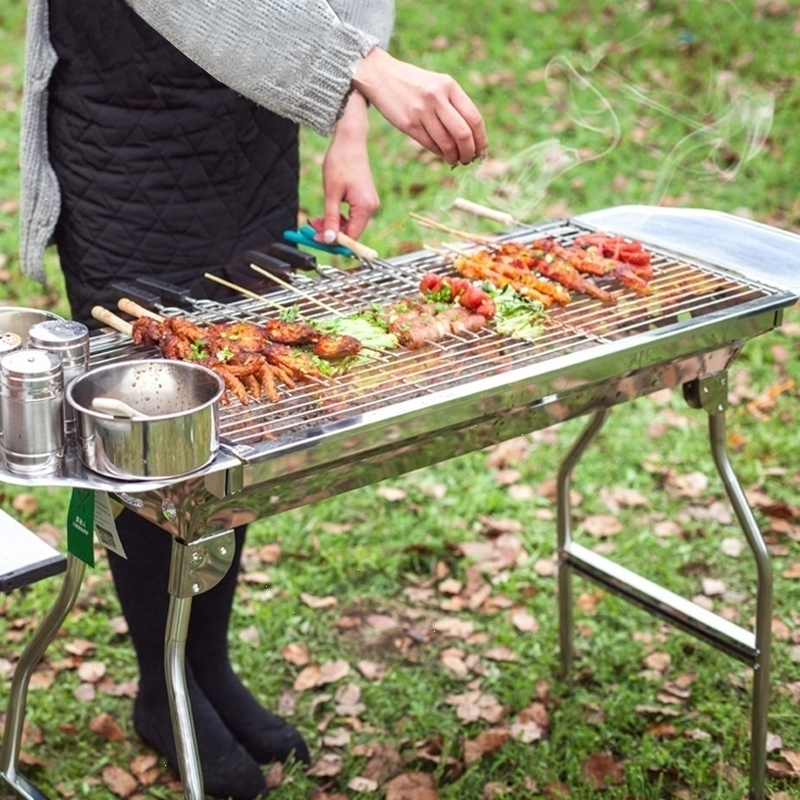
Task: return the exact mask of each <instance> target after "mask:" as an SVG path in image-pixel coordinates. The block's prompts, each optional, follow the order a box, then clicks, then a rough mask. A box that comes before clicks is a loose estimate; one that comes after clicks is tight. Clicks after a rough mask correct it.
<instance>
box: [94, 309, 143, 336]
mask: <svg viewBox="0 0 800 800" xmlns="http://www.w3.org/2000/svg"><path fill="white" fill-rule="evenodd" d="M92 316H93V317H94V318H95V319H96V320H97V321H98V322H102V323H103V325H108V327H109V328H113V329H114V330H115V331H117V332H118V333H124V334H125V335H126V336H132V335H133V325H131V323H130V322H128V321H127V320H124V319H122V317H118V316H117V315H116V314H115V313H114V312H113V311H109V310H108V309H107V308H103V306H95V307H94V308H92Z"/></svg>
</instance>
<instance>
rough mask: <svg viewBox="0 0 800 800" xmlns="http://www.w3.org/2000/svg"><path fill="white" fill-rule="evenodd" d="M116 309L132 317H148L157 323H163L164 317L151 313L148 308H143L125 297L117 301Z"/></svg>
mask: <svg viewBox="0 0 800 800" xmlns="http://www.w3.org/2000/svg"><path fill="white" fill-rule="evenodd" d="M117 308H119V310H120V311H124V312H125V313H126V314H130V315H131V316H132V317H149V318H150V319H155V320H158V321H159V322H163V321H164V317H163V316H162V315H161V314H156V312H155V311H151V310H150V309H149V308H145V307H144V306H142V305H139V303H136V302H134V301H133V300H131V299H129V298H127V297H120V299H119V300H117Z"/></svg>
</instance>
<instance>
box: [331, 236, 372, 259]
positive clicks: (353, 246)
mask: <svg viewBox="0 0 800 800" xmlns="http://www.w3.org/2000/svg"><path fill="white" fill-rule="evenodd" d="M336 241H337V243H338V244H340V245H342V246H343V247H347V248H348V249H350V250H352V251H353V253H354V255H356V256H357V257H358V258H360V259H361V260H362V261H367V262H370V263H371V262H373V261H377V260H378V251H377V250H373V249H372V248H371V247H367V245H365V244H361V242H359V241H357V240H356V239H353V238H352V237H351V236H348V235H347V234H346V233H342V232H341V231H339V233H338V234H337V236H336Z"/></svg>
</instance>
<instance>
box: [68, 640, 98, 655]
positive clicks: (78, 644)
mask: <svg viewBox="0 0 800 800" xmlns="http://www.w3.org/2000/svg"><path fill="white" fill-rule="evenodd" d="M64 650H65V651H66V652H67V653H69V654H70V655H73V656H81V658H85V657H86V656H88V655H90V654H91V653H94V651H95V650H97V645H96V644H95V643H94V642H90V641H89V640H88V639H73V640H72V641H71V642H67V643H66V644H65V645H64Z"/></svg>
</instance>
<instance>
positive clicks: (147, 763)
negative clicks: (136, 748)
mask: <svg viewBox="0 0 800 800" xmlns="http://www.w3.org/2000/svg"><path fill="white" fill-rule="evenodd" d="M128 769H129V770H130V771H131V774H132V775H133V776H134V777H135V778H136V780H137V781H138V782H139V783H140V784H141V785H142V786H152V785H153V784H154V783H155V782H156V781H157V780H158V779H159V777H161V770H160V769H159V768H158V756H157V755H156V754H155V753H143V754H141V755H138V756H136V757H135V758H134V759H133V760H132V761H131V763H130V764H128Z"/></svg>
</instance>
